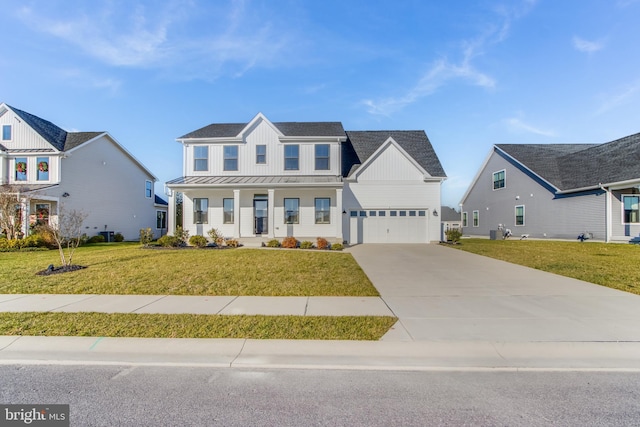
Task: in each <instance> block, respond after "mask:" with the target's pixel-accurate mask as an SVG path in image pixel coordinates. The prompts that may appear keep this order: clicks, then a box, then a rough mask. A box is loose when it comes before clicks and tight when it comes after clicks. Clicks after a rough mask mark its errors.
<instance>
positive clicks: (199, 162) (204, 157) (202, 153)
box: [193, 145, 209, 171]
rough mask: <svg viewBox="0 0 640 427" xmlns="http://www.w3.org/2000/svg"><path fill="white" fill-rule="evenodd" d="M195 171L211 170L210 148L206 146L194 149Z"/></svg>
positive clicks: (198, 146)
mask: <svg viewBox="0 0 640 427" xmlns="http://www.w3.org/2000/svg"><path fill="white" fill-rule="evenodd" d="M193 170H194V171H208V170H209V147H207V146H206V145H196V146H195V147H193Z"/></svg>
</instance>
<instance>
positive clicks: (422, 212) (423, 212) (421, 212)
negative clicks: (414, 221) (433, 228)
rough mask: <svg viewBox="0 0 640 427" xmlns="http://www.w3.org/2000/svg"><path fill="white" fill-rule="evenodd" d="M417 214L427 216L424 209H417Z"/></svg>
mask: <svg viewBox="0 0 640 427" xmlns="http://www.w3.org/2000/svg"><path fill="white" fill-rule="evenodd" d="M418 216H427V212H426V211H418Z"/></svg>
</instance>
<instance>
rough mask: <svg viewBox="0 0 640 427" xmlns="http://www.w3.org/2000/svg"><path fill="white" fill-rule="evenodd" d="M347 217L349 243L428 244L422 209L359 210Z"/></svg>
mask: <svg viewBox="0 0 640 427" xmlns="http://www.w3.org/2000/svg"><path fill="white" fill-rule="evenodd" d="M350 215H351V218H350V219H351V221H350V222H351V224H350V225H351V236H352V239H351V240H352V243H355V242H354V240H356V239H357V242H358V243H428V242H429V236H428V227H427V221H428V216H427V210H426V209H403V210H401V209H395V210H394V209H389V210H360V211H351V213H350ZM354 227H355V229H354Z"/></svg>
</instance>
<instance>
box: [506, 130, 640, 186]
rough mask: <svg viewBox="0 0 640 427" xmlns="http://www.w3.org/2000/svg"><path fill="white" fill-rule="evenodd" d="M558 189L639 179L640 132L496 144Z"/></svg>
mask: <svg viewBox="0 0 640 427" xmlns="http://www.w3.org/2000/svg"><path fill="white" fill-rule="evenodd" d="M496 147H498V148H499V149H501V150H503V151H504V152H506V153H508V154H509V155H510V156H512V157H513V158H514V159H516V160H518V161H519V162H520V163H522V164H523V165H525V166H526V167H527V168H529V169H530V170H532V171H533V172H535V173H536V174H538V175H540V176H541V177H542V178H544V179H545V180H546V181H548V182H549V183H551V184H552V185H553V186H555V187H556V188H558V189H559V190H561V191H568V190H572V189H580V188H589V187H596V186H598V184H600V183H614V182H622V181H627V180H634V179H640V133H638V134H634V135H630V136H626V137H624V138H620V139H617V140H615V141H611V142H608V143H605V144H499V145H496Z"/></svg>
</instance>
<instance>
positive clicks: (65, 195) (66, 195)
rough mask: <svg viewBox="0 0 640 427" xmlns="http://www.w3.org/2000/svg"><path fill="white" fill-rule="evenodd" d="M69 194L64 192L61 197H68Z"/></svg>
mask: <svg viewBox="0 0 640 427" xmlns="http://www.w3.org/2000/svg"><path fill="white" fill-rule="evenodd" d="M70 195H71V194H69V193H67V192H66V191H65V192H64V193H62V197H69V196H70Z"/></svg>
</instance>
